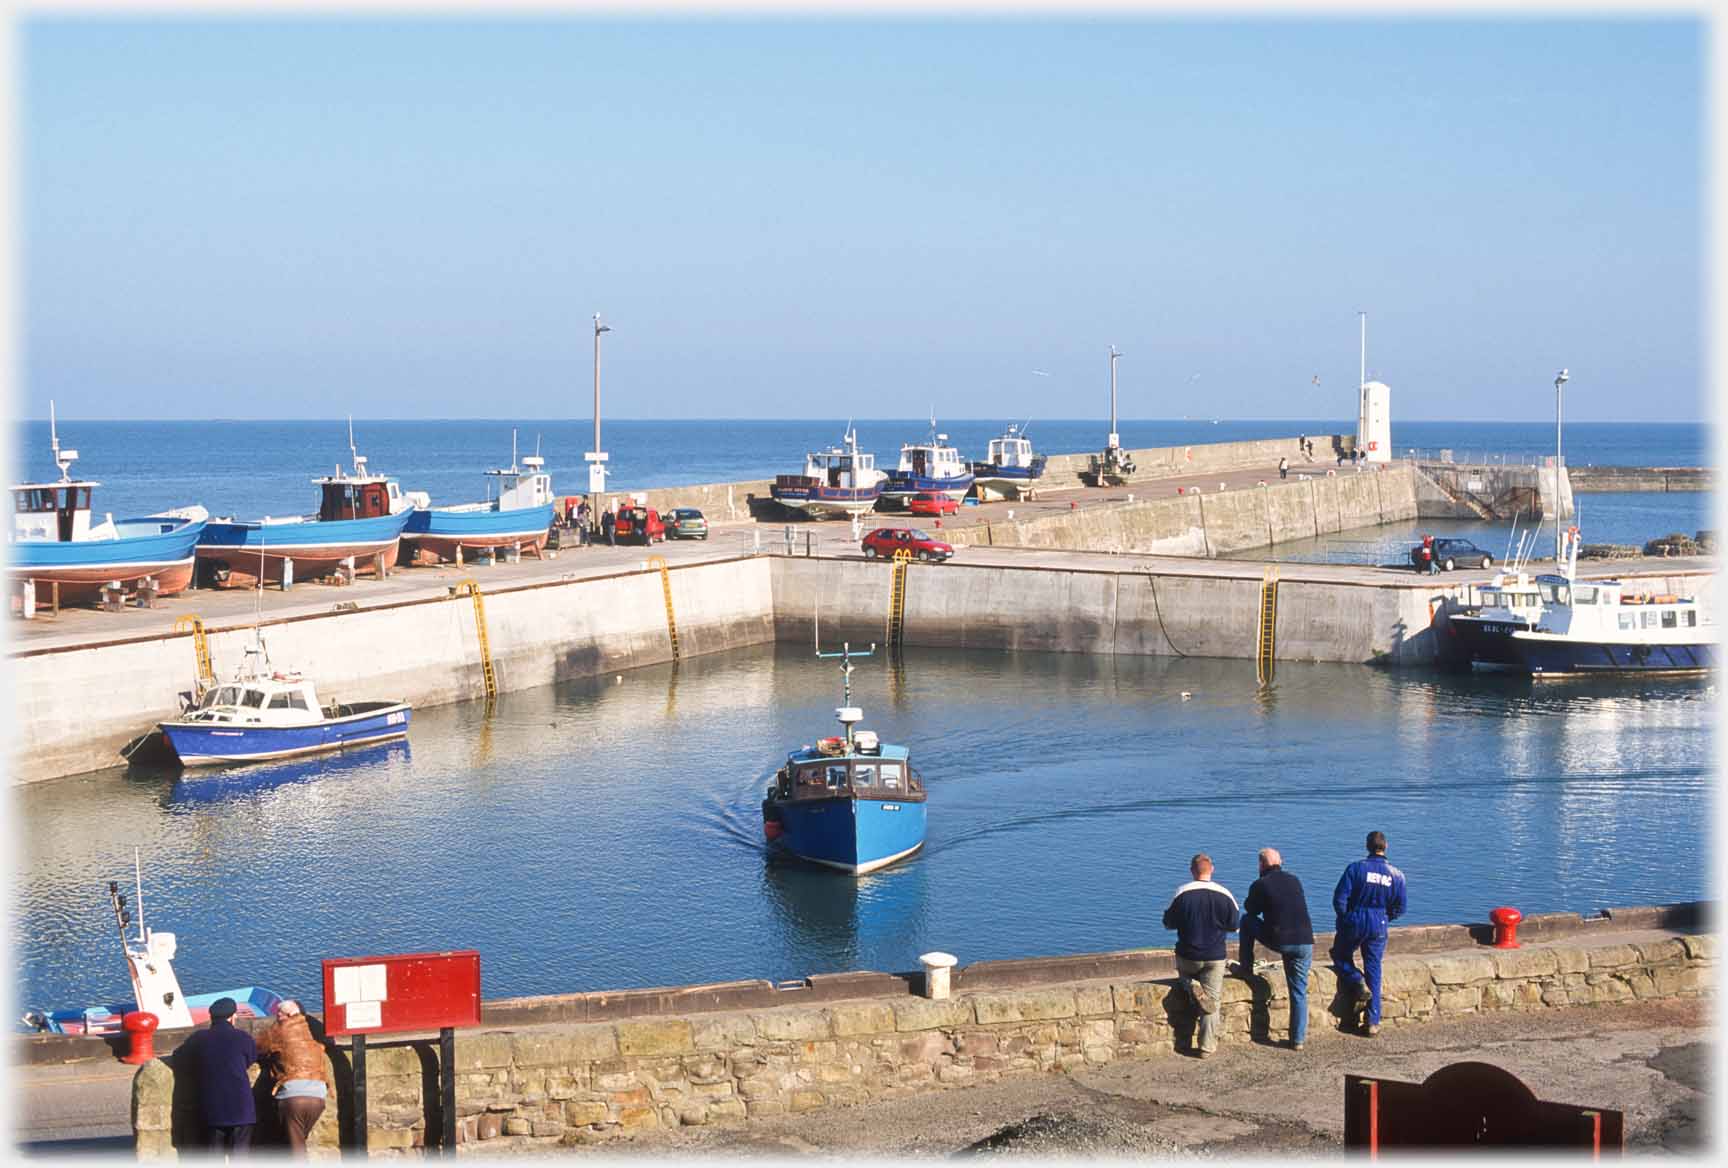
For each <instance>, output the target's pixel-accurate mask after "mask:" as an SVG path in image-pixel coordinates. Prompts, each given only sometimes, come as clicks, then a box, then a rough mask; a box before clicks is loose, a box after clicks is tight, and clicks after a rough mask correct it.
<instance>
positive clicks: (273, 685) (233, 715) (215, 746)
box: [158, 640, 413, 767]
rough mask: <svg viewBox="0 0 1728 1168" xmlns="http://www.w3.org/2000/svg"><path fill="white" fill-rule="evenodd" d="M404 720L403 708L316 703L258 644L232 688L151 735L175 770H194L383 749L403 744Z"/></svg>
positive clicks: (220, 688)
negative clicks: (160, 740) (164, 745)
mask: <svg viewBox="0 0 1728 1168" xmlns="http://www.w3.org/2000/svg"><path fill="white" fill-rule="evenodd" d="M412 713H413V709H412V707H411V706H410V705H409V704H408V703H407V702H403V701H393V700H392V701H368V702H331V703H328V704H323V703H320V702H319V700H318V693H317V691H316V690H315V689H314V688H313V685H312V682H310V681H309V680H307V679H306V678H304V677H302V676H301V675H300V674H298V673H295V672H291V671H290V672H284V671H281V670H274V669H272V668H271V667H270V664H269V660H268V658H267V657H266V656H265V654H264V650H263V642H262V640H260V641H259V642H258V643H257V645H256V646H255V647H253V648H249V649H247V651H246V660H245V662H244V663H243V664H242V665H241V667H240V670H239V671H238V673H237V674H236V676H235V679H234V680H233V681H231V682H226V683H223V684H220V685H214V686H212V687H211V688H210V689H209V690H208V691H207V692H205V693H204V694H203V696H202V697H201V698H200V699H199V700H198V701H197V702H195V703H194V704H193V705H192V706H191V708H189V709H188V710H187V711H186V712H185V713H184V714H183V715H181V717H179V718H177V719H175V720H173V721H170V722H162V723H160V724H159V725H158V729H160V730H161V731H162V736H163V737H164V738H166V739H167V740H168V745H169V746H170V747H171V748H172V749H173V751H174V754H175V755H176V756H177V757H178V758H179V760H180V764H181V765H182V766H186V767H197V766H210V765H213V764H217V763H241V762H258V761H261V760H263V759H273V758H293V757H295V756H297V755H303V754H318V753H321V752H323V751H329V750H342V749H345V748H347V747H353V746H367V745H371V744H372V743H376V742H389V741H391V740H392V739H396V738H403V737H406V736H407V734H408V722H409V718H410V716H411V715H412Z"/></svg>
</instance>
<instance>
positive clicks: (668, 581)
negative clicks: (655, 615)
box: [648, 556, 679, 661]
mask: <svg viewBox="0 0 1728 1168" xmlns="http://www.w3.org/2000/svg"><path fill="white" fill-rule="evenodd" d="M648 566H649V567H650V568H659V569H660V590H661V592H663V593H665V595H666V635H667V636H668V637H670V638H672V660H674V661H676V660H678V657H679V649H678V614H677V612H675V611H674V610H673V608H672V573H671V572H670V571H668V570H667V568H666V557H665V556H649V557H648Z"/></svg>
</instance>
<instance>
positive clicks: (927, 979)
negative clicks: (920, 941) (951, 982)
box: [918, 953, 960, 1002]
mask: <svg viewBox="0 0 1728 1168" xmlns="http://www.w3.org/2000/svg"><path fill="white" fill-rule="evenodd" d="M918 960H919V961H920V962H921V963H922V964H923V966H924V996H925V997H927V998H929V999H931V1000H932V1001H937V1002H940V1001H942V1000H944V999H946V998H947V997H948V971H949V970H950V969H953V968H954V966H955V965H956V964H958V963H959V960H960V959H959V958H957V957H955V956H954V955H953V954H952V953H925V954H923V955H922V956H921V957H919V958H918Z"/></svg>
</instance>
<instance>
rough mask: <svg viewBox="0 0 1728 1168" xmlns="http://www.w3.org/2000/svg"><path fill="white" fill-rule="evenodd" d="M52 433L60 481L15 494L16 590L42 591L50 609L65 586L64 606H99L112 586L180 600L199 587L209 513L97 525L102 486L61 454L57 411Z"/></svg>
mask: <svg viewBox="0 0 1728 1168" xmlns="http://www.w3.org/2000/svg"><path fill="white" fill-rule="evenodd" d="M48 433H49V441H50V442H51V443H52V446H53V454H54V464H55V465H56V466H57V467H59V468H60V478H59V481H57V482H49V483H18V484H15V485H14V486H13V487H12V528H11V530H10V531H9V532H8V533H7V542H8V544H9V546H8V548H7V552H8V553H9V554H8V557H7V559H8V563H7V573H8V575H9V576H10V577H11V578H12V580H13V582H14V583H16V584H22V583H23V582H24V581H26V580H33V581H35V583H36V600H37V602H39V603H44V604H45V603H49V602H50V601H51V600H52V598H53V595H54V590H55V589H54V586H55V585H56V584H58V585H59V597H60V601H61V602H62V603H66V604H73V603H78V602H81V601H87V600H94V599H95V598H96V596H97V595H98V594H99V593H100V592H101V590H102V589H103V588H104V587H106V586H107V585H110V584H119V585H121V586H126V585H132V584H136V583H138V582H139V581H142V580H146V579H154V580H155V581H156V589H157V593H158V594H159V595H162V596H168V595H172V594H173V593H175V592H179V591H180V590H181V589H183V588H185V587H186V585H188V584H189V583H191V582H192V568H193V558H194V553H193V549H194V547H196V545H197V543H198V539H199V537H200V536H201V535H202V534H203V532H204V527H205V521H206V520H207V519H208V518H209V516H208V514H207V513H206V512H205V510H204V508H202V507H198V506H192V507H184V508H180V509H177V510H174V511H165V512H163V513H161V514H159V515H148V516H144V517H141V518H137V519H120V520H116V519H115V518H114V517H113V515H105V516H103V518H102V520H101V522H93V517H92V512H91V500H92V498H93V492H94V491H95V489H96V488H97V487H99V486H101V485H102V484H101V483H99V482H95V481H93V480H90V479H74V478H73V477H72V464H73V462H75V461H76V460H77V458H78V452H77V451H76V450H62V449H61V448H60V430H59V425H58V423H57V421H56V419H55V417H54V404H53V403H52V402H50V403H49V405H48Z"/></svg>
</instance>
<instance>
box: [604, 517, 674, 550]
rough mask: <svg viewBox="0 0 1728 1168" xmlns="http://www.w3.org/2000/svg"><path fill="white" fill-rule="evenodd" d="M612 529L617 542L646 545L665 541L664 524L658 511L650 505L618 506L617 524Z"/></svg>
mask: <svg viewBox="0 0 1728 1168" xmlns="http://www.w3.org/2000/svg"><path fill="white" fill-rule="evenodd" d="M612 530H613V536H614V538H616V539H617V541H618V542H619V543H639V544H641V545H642V546H643V547H647V546H648V545H649V544H651V543H665V542H666V524H665V523H664V522H663V521H662V520H661V518H660V512H658V511H656V510H654V508H652V507H620V508H618V520H617V524H616V526H615V527H614V528H613V529H612Z"/></svg>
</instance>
